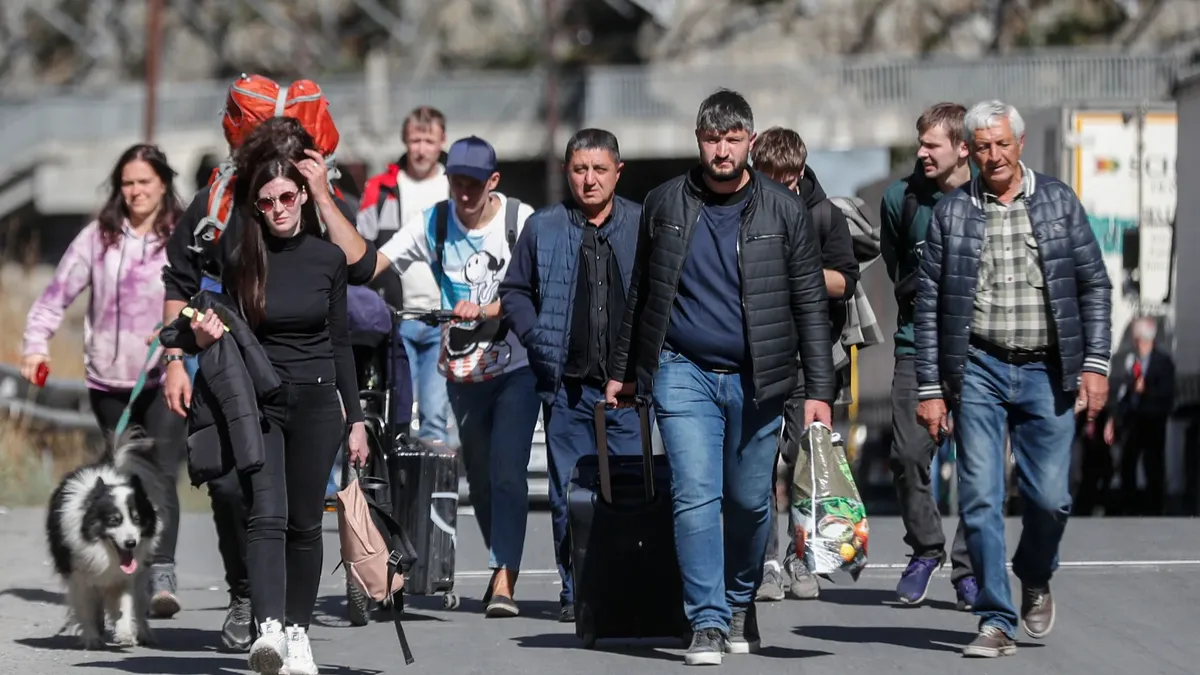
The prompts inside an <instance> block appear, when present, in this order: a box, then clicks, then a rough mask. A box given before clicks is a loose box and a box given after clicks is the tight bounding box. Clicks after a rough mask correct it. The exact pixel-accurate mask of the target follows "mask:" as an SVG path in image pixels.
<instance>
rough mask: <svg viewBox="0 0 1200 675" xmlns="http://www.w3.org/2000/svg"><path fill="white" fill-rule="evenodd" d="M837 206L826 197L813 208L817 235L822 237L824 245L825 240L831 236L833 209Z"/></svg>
mask: <svg viewBox="0 0 1200 675" xmlns="http://www.w3.org/2000/svg"><path fill="white" fill-rule="evenodd" d="M834 208H836V207H835V206H834V205H833V201H832V200H830V199H828V198H826V199H822V200H821V203H820V204H817V207H816V208H814V209H813V210H812V213H813V220H814V221H815V222H816V224H817V236H818V237H820V238H821V245H822V246H824V244H825V240H826V239H828V238H829V233H830V232H831V231H832V230H833V210H834Z"/></svg>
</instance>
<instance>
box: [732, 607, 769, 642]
mask: <svg viewBox="0 0 1200 675" xmlns="http://www.w3.org/2000/svg"><path fill="white" fill-rule="evenodd" d="M760 646H762V639H761V638H760V637H759V635H758V611H757V610H755V608H754V603H751V604H750V606H749V607H747V608H746V609H742V610H737V611H735V612H734V613H733V618H732V619H731V620H730V621H729V641H728V643H727V651H728V652H729V653H730V654H753V653H754V652H756V651H758V648H759V647H760Z"/></svg>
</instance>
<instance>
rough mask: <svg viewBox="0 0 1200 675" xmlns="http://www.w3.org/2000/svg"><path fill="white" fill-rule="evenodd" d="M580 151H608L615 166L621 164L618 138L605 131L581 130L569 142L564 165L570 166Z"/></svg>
mask: <svg viewBox="0 0 1200 675" xmlns="http://www.w3.org/2000/svg"><path fill="white" fill-rule="evenodd" d="M580 150H607V151H608V154H609V155H611V156H612V160H613V164H620V163H621V146H619V145H618V144H617V137H616V136H614V135H613V133H612V132H611V131H606V130H604V129H580V130H579V131H577V132H575V135H574V136H572V137H571V140H569V141H567V153H566V155H565V156H564V157H563V164H570V163H571V158H572V157H574V156H575V153H577V152H579V151H580Z"/></svg>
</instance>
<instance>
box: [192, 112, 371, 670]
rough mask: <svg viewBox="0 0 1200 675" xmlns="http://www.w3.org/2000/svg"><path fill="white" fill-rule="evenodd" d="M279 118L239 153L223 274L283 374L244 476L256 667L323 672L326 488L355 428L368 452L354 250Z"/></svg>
mask: <svg viewBox="0 0 1200 675" xmlns="http://www.w3.org/2000/svg"><path fill="white" fill-rule="evenodd" d="M280 120H284V121H279V120H271V121H270V122H266V123H264V124H263V125H262V126H260V127H259V129H258V130H256V131H255V133H254V134H252V135H251V136H250V137H249V139H248V140H247V141H246V143H245V145H243V146H242V148H241V149H239V151H238V154H237V156H236V158H235V159H236V162H237V168H236V171H237V173H236V175H237V184H236V189H235V193H234V199H235V208H237V209H240V210H241V214H240V215H241V218H242V222H243V223H245V224H246V225H245V226H244V227H242V228H240V232H238V233H237V234H236V240H235V241H232V242H222V244H224V245H223V246H222V249H223V251H224V252H225V253H224V255H225V265H224V266H223V276H224V280H223V281H224V287H225V289H226V292H228V293H229V294H230V295H231V296H232V297H233V299H234V300H235V301H236V302H237V304H238V306H239V307H240V308H241V311H242V314H243V316H244V318H245V319H246V320H247V322H248V323H249V324H250V326H251V327H252V328H253V329H254V332H255V336H256V337H257V338H258V341H259V342H260V343H261V344H262V346H263V348H264V349H265V350H266V353H267V356H268V358H269V359H270V360H271V364H272V365H273V366H274V367H275V371H276V372H277V373H278V374H279V378H280V380H281V381H282V382H283V386H282V387H281V388H280V389H279V390H278V392H276V393H274V394H272V395H270V396H269V397H268V398H267V400H263V401H260V402H259V406H260V409H261V411H262V413H263V417H264V418H265V420H266V424H265V425H264V427H263V428H264V432H263V433H264V440H265V446H266V461H265V463H264V464H263V467H262V469H261V470H259V471H257V472H256V473H254V474H252V475H249V476H242V477H241V480H242V486H243V490H244V492H245V494H246V495H247V497H248V498H249V500H250V516H249V528H248V533H247V548H246V550H247V567H248V570H249V575H250V596H251V606H252V609H253V613H254V618H255V621H256V622H257V624H258V627H259V631H258V635H259V638H258V639H257V640H256V641H255V643H254V645H253V646H252V647H251V650H250V667H251V669H253V670H254V671H255V672H258V673H270V674H272V675H273V674H274V673H277V672H279V671H280V669H281V668H283V667H284V666H285V665H286V667H287V671H288V672H289V673H291V674H292V675H305V674H307V673H311V674H312V675H316V673H317V668H316V665H315V664H314V662H313V658H312V651H311V648H310V646H309V641H308V633H307V628H308V624H309V621H310V619H311V617H312V611H313V606H314V605H315V603H316V599H317V590H318V586H319V583H320V577H321V563H322V552H321V518H322V513H323V511H324V504H325V500H324V496H325V486H326V483H327V481H328V477H329V472H330V470H331V469H332V467H333V461H334V457H335V455H336V454H337V451H338V447H339V446H340V445H341V442H342V440H343V439H345V438H347V431H349V439H348V441H347V447H348V449H349V450H350V455H351V458H352V460H357V461H361V460H363V459H365V453H366V435H365V431H364V429H363V413H362V410H361V408H360V406H359V401H358V383H357V378H356V376H355V370H354V361H353V354H352V352H351V348H350V342H349V333H348V329H347V318H346V255H345V254H344V253H343V252H342V250H341V249H339V248H338V247H337V246H335V245H334V244H332V243H330V242H328V241H325V240H324V239H322V238H321V236H320V223H319V221H318V219H317V205H318V204H320V203H322V202H323V200H332V199H333V197H332V195H331V194H330V191H329V184H328V178H327V175H326V172H325V167H324V164H323V163H322V162H321V158H320V155H319V154H318V153H316V152H315V151H314V150H312V148H313V142H312V139H311V137H309V136H308V134H307V133H306V132H305V131H304V129H303V127H301V126H300V125H299V124H298V123H295V121H294V120H290V121H287V118H280ZM272 123H274V124H275V125H280V124H289V123H291V124H293V126H294V133H293V134H291V136H292V138H290V139H289V142H288V143H283V144H280V143H279V142H278V138H279V135H278V134H277V133H274V130H272V129H271V128H269V127H270V126H272ZM291 141H295V142H291ZM230 244H232V245H230ZM193 329H194V331H195V333H196V335H197V343H198V344H199V346H200V347H201V348H204V347H206V346H207V345H208V344H211V342H212V341H213V340H215V339H216V338H217V337H219V336H220V335H221V331H222V330H223V329H222V328H221V325H220V320H219V319H216V318H213V317H211V315H208V314H206V315H205V317H203V318H201V319H200V320H198V321H197V322H196V323H194V324H193ZM339 394H340V401H339ZM343 406H344V412H343ZM347 427H349V429H348V428H347Z"/></svg>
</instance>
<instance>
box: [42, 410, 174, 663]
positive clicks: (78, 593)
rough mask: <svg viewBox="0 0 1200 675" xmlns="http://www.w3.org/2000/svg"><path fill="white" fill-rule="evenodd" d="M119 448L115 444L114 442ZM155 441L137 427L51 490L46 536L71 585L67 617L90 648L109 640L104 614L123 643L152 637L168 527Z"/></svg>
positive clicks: (58, 568) (61, 573)
mask: <svg viewBox="0 0 1200 675" xmlns="http://www.w3.org/2000/svg"><path fill="white" fill-rule="evenodd" d="M114 448H115V449H114ZM158 473H159V472H158V471H157V470H156V465H155V459H154V454H153V443H152V442H151V441H150V440H148V439H145V438H143V437H142V436H141V434H140V432H138V431H137V430H133V431H129V432H126V433H125V434H124V435H123V436H122V437H121V438H118V439H115V441H113V442H112V443H111V444H108V445H106V450H105V453H104V455H103V456H102V457H101V458H100V460H99V461H97V462H95V463H92V464H87V465H85V466H81V467H79V468H77V469H75V470H74V471H72V472H70V473H68V474H67V475H66V476H65V477H63V479H62V482H61V483H59V485H58V487H57V488H56V489H55V490H54V493H53V494H52V495H51V496H50V507H49V511H48V513H47V514H46V539H47V542H48V543H49V545H50V555H51V556H52V557H53V559H54V568H55V570H56V571H57V572H58V574H59V576H61V577H62V579H63V581H64V582H65V583H66V586H67V600H68V604H69V616H70V618H69V619H68V624H69V625H70V624H72V623H76V622H77V623H78V627H79V636H80V638H81V640H82V643H83V647H84V649H97V648H100V647H103V646H104V644H105V643H104V627H105V621H104V619H105V614H107V615H108V618H109V619H110V620H111V621H112V622H113V639H114V641H115V642H116V643H117V644H119V645H122V646H130V647H131V646H134V645H138V644H142V645H146V644H151V643H152V641H153V639H154V636H153V634H152V632H151V630H150V624H149V623H148V621H147V617H146V610H147V608H148V606H149V602H150V583H149V576H148V575H149V569H148V567H149V564H148V563H149V559H150V557H151V555H153V553H154V549H155V546H156V545H157V544H158V539H159V536H160V533H161V531H162V522H161V515H160V514H162V509H161V507H160V505H161V504H162V500H161V496H160V494H159V493H160V492H161V490H160V489H159V486H158V485H157V480H158V479H157V475H158Z"/></svg>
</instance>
